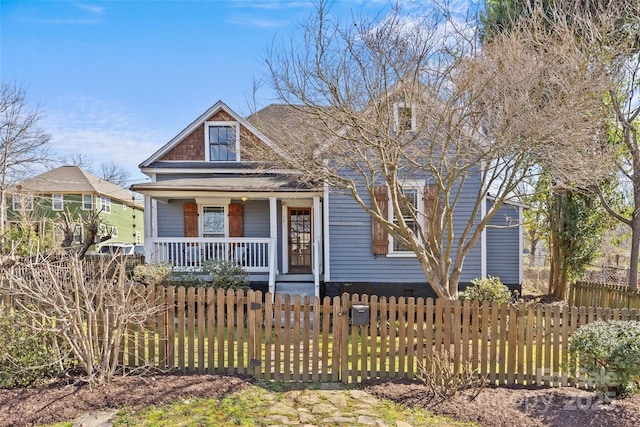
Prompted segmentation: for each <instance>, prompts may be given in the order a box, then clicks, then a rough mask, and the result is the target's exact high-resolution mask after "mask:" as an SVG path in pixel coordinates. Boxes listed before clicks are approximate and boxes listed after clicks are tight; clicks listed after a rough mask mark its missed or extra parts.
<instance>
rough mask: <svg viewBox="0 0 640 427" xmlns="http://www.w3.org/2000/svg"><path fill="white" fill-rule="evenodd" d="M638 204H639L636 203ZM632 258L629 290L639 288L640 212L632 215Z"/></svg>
mask: <svg viewBox="0 0 640 427" xmlns="http://www.w3.org/2000/svg"><path fill="white" fill-rule="evenodd" d="M636 206H639V205H638V204H637V203H636ZM630 256H631V260H630V261H629V282H628V284H629V290H630V291H637V290H638V258H639V256H640V214H639V213H636V212H634V213H633V216H632V217H631V254H630Z"/></svg>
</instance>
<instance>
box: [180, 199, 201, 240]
mask: <svg viewBox="0 0 640 427" xmlns="http://www.w3.org/2000/svg"><path fill="white" fill-rule="evenodd" d="M183 212H184V214H183V215H184V237H198V205H197V204H196V203H185V204H184V205H183Z"/></svg>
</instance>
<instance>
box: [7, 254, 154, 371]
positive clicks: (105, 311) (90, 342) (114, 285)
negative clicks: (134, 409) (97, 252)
mask: <svg viewBox="0 0 640 427" xmlns="http://www.w3.org/2000/svg"><path fill="white" fill-rule="evenodd" d="M1 273H2V276H3V277H2V279H3V280H2V284H0V290H1V291H2V293H8V294H10V295H12V296H13V297H14V306H15V307H16V310H17V311H22V312H24V313H26V314H27V315H29V316H30V318H31V319H33V320H32V322H31V323H30V327H31V328H32V329H33V330H34V332H35V333H40V332H51V333H54V334H56V335H57V336H59V337H60V338H61V339H62V340H64V341H65V342H66V343H67V344H68V346H69V347H70V349H71V353H72V354H73V357H74V358H75V359H77V361H78V364H79V367H80V368H82V369H83V370H84V372H85V374H86V377H87V381H89V382H91V383H106V382H109V381H110V380H111V379H112V378H113V377H114V375H115V374H116V373H117V371H118V368H119V365H118V359H119V351H120V348H121V345H122V344H123V342H122V339H123V336H124V333H125V331H126V329H127V327H129V326H143V325H144V322H145V321H146V319H147V317H148V316H150V315H153V314H154V313H156V312H158V310H159V309H160V307H159V306H158V305H157V304H155V302H153V301H148V300H147V299H146V298H145V288H144V287H143V286H136V285H135V284H134V282H133V281H131V280H130V279H128V278H127V274H126V271H125V262H124V260H123V259H122V257H100V258H98V259H95V260H81V259H80V258H79V256H78V254H76V253H75V252H73V251H62V252H57V253H51V254H46V255H45V254H38V255H36V256H34V257H32V258H31V259H30V260H28V261H23V262H19V263H17V264H15V265H14V266H13V267H12V268H9V269H5V270H3V271H2V272H1Z"/></svg>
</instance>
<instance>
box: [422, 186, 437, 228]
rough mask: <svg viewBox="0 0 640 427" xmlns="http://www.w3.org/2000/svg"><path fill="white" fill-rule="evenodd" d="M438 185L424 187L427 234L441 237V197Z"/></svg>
mask: <svg viewBox="0 0 640 427" xmlns="http://www.w3.org/2000/svg"><path fill="white" fill-rule="evenodd" d="M439 196H440V195H439V192H438V186H437V185H427V186H425V187H424V215H425V226H424V231H425V236H426V237H427V238H428V239H429V238H431V236H433V237H436V238H437V237H440V197H439Z"/></svg>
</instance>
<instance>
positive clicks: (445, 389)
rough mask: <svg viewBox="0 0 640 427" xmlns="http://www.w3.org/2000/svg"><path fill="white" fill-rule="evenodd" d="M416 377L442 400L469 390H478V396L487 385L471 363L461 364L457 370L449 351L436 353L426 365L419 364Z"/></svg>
mask: <svg viewBox="0 0 640 427" xmlns="http://www.w3.org/2000/svg"><path fill="white" fill-rule="evenodd" d="M416 376H417V378H418V380H420V381H421V382H422V383H424V384H425V385H426V386H427V387H428V388H429V390H430V391H431V393H433V395H434V396H436V397H439V398H442V399H445V398H450V397H453V396H455V395H456V394H458V392H460V391H462V390H468V389H478V392H477V393H476V394H475V396H477V395H478V393H480V391H481V390H482V387H483V386H484V385H485V379H484V378H483V377H481V376H480V374H479V372H478V371H477V370H476V369H473V368H472V366H471V362H469V361H466V362H460V364H459V366H458V367H457V368H456V366H455V364H454V363H453V361H452V360H451V357H450V355H449V352H448V351H442V352H440V353H434V354H433V355H432V356H431V358H430V359H427V362H426V363H424V364H423V363H420V362H418V372H417V374H416Z"/></svg>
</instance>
